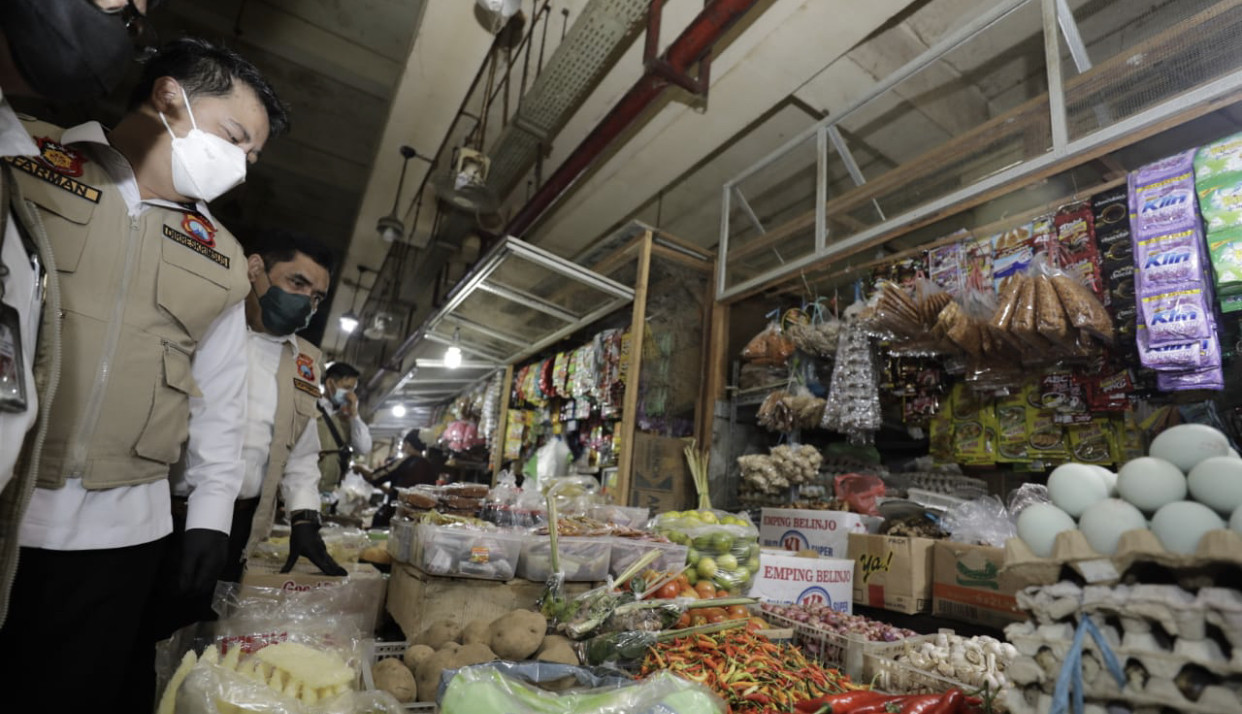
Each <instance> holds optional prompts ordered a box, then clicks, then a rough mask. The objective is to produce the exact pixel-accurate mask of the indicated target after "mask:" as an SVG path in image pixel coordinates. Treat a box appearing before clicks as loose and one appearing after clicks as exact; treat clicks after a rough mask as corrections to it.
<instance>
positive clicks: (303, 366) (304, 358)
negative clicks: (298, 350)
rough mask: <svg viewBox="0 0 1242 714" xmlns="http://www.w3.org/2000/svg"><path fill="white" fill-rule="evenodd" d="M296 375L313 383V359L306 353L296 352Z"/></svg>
mask: <svg viewBox="0 0 1242 714" xmlns="http://www.w3.org/2000/svg"><path fill="white" fill-rule="evenodd" d="M297 366H298V377H300V378H302V379H304V380H306V381H307V382H310V383H311V384H314V383H315V360H314V359H312V358H311V356H310V355H308V354H298V358H297Z"/></svg>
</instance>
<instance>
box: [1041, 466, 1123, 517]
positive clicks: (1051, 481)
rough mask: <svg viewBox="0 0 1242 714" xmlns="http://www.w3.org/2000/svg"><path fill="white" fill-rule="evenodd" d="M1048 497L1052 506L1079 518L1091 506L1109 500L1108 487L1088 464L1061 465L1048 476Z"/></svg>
mask: <svg viewBox="0 0 1242 714" xmlns="http://www.w3.org/2000/svg"><path fill="white" fill-rule="evenodd" d="M1048 497H1049V498H1051V499H1052V505H1054V506H1056V507H1057V508H1060V509H1061V510H1062V511H1065V512H1066V513H1068V514H1070V515H1071V516H1073V517H1074V518H1077V517H1078V516H1081V515H1082V512H1083V511H1085V510H1087V507H1088V506H1090V505H1091V504H1093V503H1098V502H1100V501H1103V500H1104V499H1106V498H1108V486H1107V485H1106V484H1105V483H1104V479H1102V478H1100V475H1099V474H1098V473H1096V471H1095V469H1094V468H1092V467H1090V466H1087V465H1086V464H1061V465H1060V466H1058V467H1056V468H1055V469H1053V471H1052V473H1051V474H1050V475H1049V476H1048Z"/></svg>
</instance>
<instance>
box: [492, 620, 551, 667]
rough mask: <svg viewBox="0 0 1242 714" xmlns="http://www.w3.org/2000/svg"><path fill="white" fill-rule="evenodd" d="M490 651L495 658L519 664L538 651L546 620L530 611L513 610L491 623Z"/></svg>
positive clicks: (546, 626) (544, 631)
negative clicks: (493, 653)
mask: <svg viewBox="0 0 1242 714" xmlns="http://www.w3.org/2000/svg"><path fill="white" fill-rule="evenodd" d="M491 631H492V639H491V647H492V651H493V652H495V653H496V656H497V657H500V658H501V659H506V660H512V661H514V662H520V661H522V660H524V659H526V658H527V657H530V656H531V655H533V654H535V652H537V651H539V646H540V645H542V644H543V636H544V635H545V634H546V633H547V631H548V620H547V618H545V617H544V616H543V615H540V614H539V613H537V612H531V611H530V610H514V611H513V612H511V613H509V614H507V615H504V616H502V617H500V618H499V619H497V620H496V621H495V622H493V623H492V626H491Z"/></svg>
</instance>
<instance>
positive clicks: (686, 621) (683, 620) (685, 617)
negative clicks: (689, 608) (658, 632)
mask: <svg viewBox="0 0 1242 714" xmlns="http://www.w3.org/2000/svg"><path fill="white" fill-rule="evenodd" d="M689 626H690V613H688V612H683V613H682V614H681V617H680V618H679V619H678V620H677V624H675V625H673V629H674V630H680V629H682V628H683V627H689Z"/></svg>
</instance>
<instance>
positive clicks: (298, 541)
mask: <svg viewBox="0 0 1242 714" xmlns="http://www.w3.org/2000/svg"><path fill="white" fill-rule="evenodd" d="M289 522H290V523H292V524H293V526H292V529H291V532H290V533H289V559H288V560H286V561H285V567H283V568H281V569H280V572H282V573H287V572H289V571H290V570H293V564H294V563H296V562H298V558H300V557H302V556H303V555H305V556H306V559H307V560H309V561H310V562H312V563H314V565H315V567H317V568H319V569H320V570H322V571H323V573H324V575H346V574H347V571H346V570H345V569H344V568H342V567H341V566H340V565H337V562H336V561H335V560H333V559H332V556H330V555H328V548H327V546H325V545H324V544H323V537H322V536H320V535H319V513H318V512H316V511H310V510H305V511H294V512H293V513H292V514H291V515H290V516H289Z"/></svg>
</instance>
